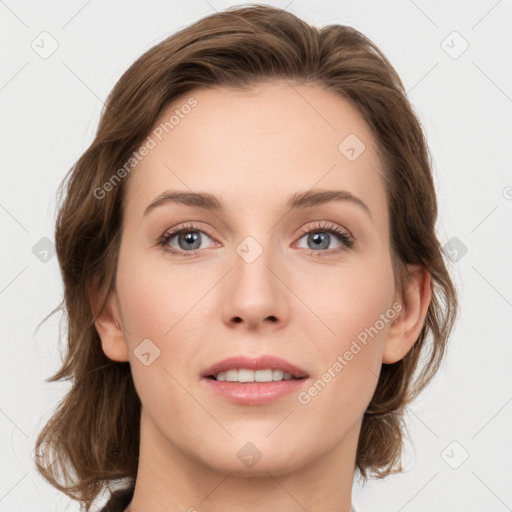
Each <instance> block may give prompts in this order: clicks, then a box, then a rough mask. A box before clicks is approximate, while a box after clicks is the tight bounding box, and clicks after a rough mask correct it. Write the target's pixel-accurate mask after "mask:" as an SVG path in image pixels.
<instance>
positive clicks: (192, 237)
mask: <svg viewBox="0 0 512 512" xmlns="http://www.w3.org/2000/svg"><path fill="white" fill-rule="evenodd" d="M183 240H184V241H186V242H187V243H186V248H188V249H199V247H200V246H201V242H199V244H197V241H198V240H199V236H198V234H197V233H194V232H188V233H181V234H180V235H179V237H178V244H180V243H181V242H182V241H183ZM194 242H196V245H193V244H194Z"/></svg>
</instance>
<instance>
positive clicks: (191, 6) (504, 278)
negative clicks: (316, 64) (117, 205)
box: [0, 0, 512, 512]
mask: <svg viewBox="0 0 512 512" xmlns="http://www.w3.org/2000/svg"><path fill="white" fill-rule="evenodd" d="M238 3H239V2H230V1H220V0H208V1H206V0H189V1H187V2H186V3H185V5H184V4H182V3H181V2H170V1H163V0H160V1H158V0H152V1H148V2H144V3H143V2H139V3H137V2H121V1H110V2H100V1H99V0H89V1H86V0H73V1H68V2H63V1H62V2H56V1H54V2H51V1H49V2H36V1H35V0H31V1H24V2H21V1H18V2H16V1H15V0H5V1H0V38H1V39H0V41H1V43H0V44H1V47H2V49H3V51H2V57H1V58H2V63H1V74H0V119H1V130H2V131H1V135H0V140H1V143H2V151H1V152H0V159H1V163H0V172H1V177H0V229H1V233H2V250H1V256H0V258H1V260H0V263H1V265H0V313H1V333H2V344H1V347H2V356H1V357H0V375H1V386H0V461H1V462H0V512H18V511H20V510H23V511H28V510H38V511H39V512H45V511H52V512H54V511H59V512H60V511H65V510H66V511H77V510H79V506H78V504H77V503H74V502H71V501H70V500H68V499H67V498H66V497H65V496H64V495H62V494H61V493H58V492H57V491H56V490H54V489H53V488H52V487H50V486H49V485H47V484H46V483H45V482H44V481H43V480H42V479H41V478H40V477H39V476H38V475H37V473H36V471H35V463H34V461H33V459H32V455H31V454H32V450H33V444H34V441H35V437H36V434H37V433H38V431H39V430H40V428H41V427H42V426H43V424H44V423H45V421H46V419H48V417H49V416H50V414H51V411H52V409H53V407H55V406H56V404H57V403H58V401H59V400H60V398H61V397H62V396H63V395H64V393H65V391H66V389H67V388H68V384H67V383H55V384H47V383H45V382H44V379H45V378H47V377H48V376H49V375H50V374H52V373H53V372H54V371H56V369H57V367H58V366H59V364H60V355H59V347H60V343H59V341H58V318H57V317H54V318H52V319H51V320H50V321H48V322H47V323H46V324H44V326H43V327H42V328H41V329H40V330H39V331H38V332H35V328H36V326H37V324H38V323H39V322H40V321H41V320H42V319H43V318H44V316H45V315H46V314H48V313H49V312H50V311H51V309H52V308H53V307H55V306H56V305H57V304H58V302H59V300H60V295H61V292H62V286H61V282H60V274H59V269H58V265H57V259H56V257H55V256H53V253H52V252H51V251H52V246H51V243H50V242H49V241H48V240H45V239H44V237H47V238H48V239H50V241H51V240H52V239H53V230H54V221H55V193H56V190H57V186H58V184H59V182H60V181H61V179H62V178H63V177H64V175H65V173H66V171H67V170H68V169H69V168H70V166H71V165H72V164H73V163H74V162H75V160H76V159H77V158H78V157H79V156H80V154H81V153H82V152H83V151H84V150H85V149H86V148H87V146H88V145H89V143H90V142H91V141H92V138H93V135H94V132H95V130H96V126H97V123H98V120H99V115H100V111H101V107H102V103H103V101H104V100H105V98H106V96H107V94H108V93H109V91H110V90H111V88H112V87H113V85H114V84H115V82H116V81H117V79H118V78H119V77H120V76H121V74H122V72H123V71H124V70H125V69H126V68H128V67H129V65H131V64H132V62H133V61H134V60H135V59H136V58H137V57H138V56H139V55H140V54H141V53H143V52H144V51H145V50H146V49H148V48H149V47H151V46H153V45H154V44H156V43H158V42H160V41H161V40H162V39H163V38H165V37H167V36H168V35H170V34H172V33H174V32H175V31H177V30H178V29H180V28H182V27H184V26H186V25H188V24H190V23H192V22H194V21H196V20H197V19H199V18H200V17H203V16H206V15H208V14H211V13H213V12H214V10H222V9H224V8H226V7H228V6H230V5H235V4H238ZM266 3H270V4H272V5H275V6H277V7H282V8H286V9H287V10H289V11H290V12H292V13H294V14H296V15H298V16H300V17H302V18H303V19H305V20H306V21H308V22H310V23H313V24H316V25H325V24H329V23H341V24H347V25H352V26H354V27H355V28H357V29H358V30H360V31H361V32H363V33H364V34H365V35H366V36H368V37H369V38H370V39H371V40H373V41H374V42H375V43H376V44H377V45H378V46H379V47H380V48H381V49H382V50H383V52H384V53H385V54H386V55H387V56H388V58H389V59H390V61H391V62H392V64H393V65H394V66H395V67H396V69H397V71H398V73H399V75H400V76H401V77H402V79H403V82H404V84H405V86H406V88H407V90H408V95H409V97H410V99H411V101H412V103H413V105H414V107H415V109H416V111H417V113H418V115H419V117H420V120H421V122H422V124H423V126H424V128H425V131H426V133H427V137H428V142H429V145H430V148H431V152H432V155H433V161H434V169H435V171H434V172H435V179H436V185H437V190H438V199H439V206H440V219H439V224H438V226H439V228H438V229H439V237H440V239H441V241H442V242H443V244H446V243H449V244H450V245H449V247H450V249H454V248H455V249H457V252H453V251H452V252H451V257H452V258H453V260H454V261H453V263H452V264H451V268H452V269H453V272H454V277H455V281H456V285H457V287H458V289H459V292H460V299H461V315H460V317H459V321H458V324H457V327H456V330H455V333H454V336H453V338H452V341H451V347H450V350H449V354H448V358H447V360H446V364H445V366H444V367H443V369H442V371H441V372H440V374H439V376H438V378H437V380H436V381H435V382H434V384H433V386H432V387H431V388H430V389H428V390H427V391H426V392H425V393H424V394H423V396H422V397H421V398H420V399H419V400H418V401H417V402H416V403H415V405H414V407H412V408H411V410H410V412H409V414H408V416H407V421H408V425H409V430H410V438H411V439H410V441H409V442H408V443H407V445H406V454H405V457H404V465H405V468H406V472H405V473H404V474H402V475H396V476H392V477H389V478H387V479H385V480H383V481H376V482H371V483H369V484H368V485H367V486H366V487H365V488H364V489H360V486H359V485H358V484H357V482H356V484H355V486H354V503H355V504H356V505H357V506H358V507H359V508H360V510H361V511H362V512H370V511H378V512H395V511H396V512H398V511H404V512H423V511H425V512H426V511H428V512H431V511H432V510H435V511H436V512H443V511H446V512H448V511H450V512H454V511H464V512H473V511H474V512H476V511H478V512H481V511H484V510H485V511H486V512H502V511H505V510H512V488H511V486H510V482H511V477H512V463H511V460H512V453H511V452H512V442H511V437H510V425H511V419H512V404H511V401H512V386H511V383H512V376H511V371H510V367H511V362H512V358H511V354H512V343H511V341H512V340H511V336H510V332H511V328H512V322H511V317H512V315H511V313H512V273H511V272H510V262H511V252H512V251H511V242H510V235H511V233H512V172H511V170H512V165H511V164H512V154H511V153H510V148H511V146H512V139H511V135H512V133H511V132H512V129H511V128H512V124H511V117H512V31H511V30H510V27H511V25H512V1H511V0H501V1H496V0H488V1H487V0H485V1H484V0H480V1H473V2H463V1H452V2H444V1H440V0H437V1H430V2H427V1H425V0H416V1H412V0H397V1H393V2H381V1H378V0H371V1H370V0H367V1H360V2H355V1H351V2H349V1H339V0H338V1H326V0H316V1H315V2H305V1H300V0H292V1H291V2H289V1H288V0H285V1H274V2H266ZM42 32H47V33H48V34H49V35H47V34H43V35H41V33H42ZM454 32H456V33H455V34H454ZM52 44H53V45H56V44H58V48H56V50H55V51H54V53H52V54H51V55H47V53H49V52H50V51H51V50H52ZM466 45H469V46H468V48H467V49H466V50H465V51H463V50H464V48H465V46H466ZM45 52H46V53H45ZM43 57H46V58H43ZM454 237H456V239H454ZM41 239H43V240H41ZM457 244H458V245H457ZM465 250H467V252H465ZM466 456H467V457H468V458H467V460H464V459H465V457H466Z"/></svg>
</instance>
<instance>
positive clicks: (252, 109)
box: [127, 82, 386, 216]
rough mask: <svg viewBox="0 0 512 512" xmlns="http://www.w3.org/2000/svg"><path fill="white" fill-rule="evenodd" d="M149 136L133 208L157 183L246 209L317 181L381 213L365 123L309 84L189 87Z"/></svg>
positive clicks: (154, 192)
mask: <svg viewBox="0 0 512 512" xmlns="http://www.w3.org/2000/svg"><path fill="white" fill-rule="evenodd" d="M190 105H194V106H193V107H190ZM150 137H151V139H152V140H153V141H154V144H152V146H154V147H153V148H152V149H151V150H150V151H149V152H148V154H147V155H146V156H144V157H143V158H142V159H141V161H140V162H139V163H138V164H137V166H136V168H135V169H134V171H133V172H132V174H131V176H130V186H129V189H128V194H127V201H128V202H129V203H130V204H131V206H133V207H134V208H135V209H136V210H137V211H138V212H139V216H141V215H142V212H143V210H144V208H145V207H146V206H147V204H148V203H149V202H151V201H152V200H153V199H154V198H155V197H156V196H158V195H160V194H162V192H164V191H165V190H166V189H172V190H177V189H178V190H183V191H194V192H195V191H207V192H208V193H211V194H214V195H216V196H218V197H220V198H225V200H226V202H228V203H229V204H230V205H232V206H233V208H235V209H236V208H242V209H244V208H245V209H252V208H253V207H258V206H262V205H265V207H267V206H268V207H270V206H272V205H271V204H270V203H275V204H276V207H277V206H281V205H282V203H284V201H285V200H286V199H287V198H288V197H289V196H290V194H291V193H292V192H295V191H298V190H307V189H311V188H317V187H318V188H322V189H331V188H332V189H335V188H336V189H339V188H343V189H345V190H349V191H350V192H351V193H352V194H354V195H356V196H358V197H360V198H361V199H362V200H363V201H364V202H366V203H367V204H368V205H369V207H370V208H371V209H372V210H377V211H376V215H379V214H380V215H381V216H382V214H384V212H382V211H380V212H379V209H380V210H382V208H385V202H386V201H385V191H384V187H383V183H382V179H381V176H380V174H381V173H382V170H381V162H380V161H379V158H378V153H377V148H376V143H375V141H374V139H373V137H372V134H371V131H370V129H369V127H368V126H367V125H366V123H365V121H364V119H363V118H362V116H361V115H360V114H359V112H358V111H357V109H356V108H355V107H353V106H352V105H351V104H350V103H349V102H348V101H346V100H344V99H342V98H341V97H340V96H338V95H337V94H335V93H334V92H332V91H327V90H325V89H323V88H321V87H320V86H318V85H316V86H313V85H292V84H290V83H287V82H281V83H280V82H274V83H268V84H262V85H259V86H257V87H255V88H253V89H252V90H251V91H242V90H239V89H232V88H226V87H215V88H208V89H195V90H192V91H190V92H189V93H186V94H184V95H182V96H180V97H179V98H177V99H175V100H174V101H173V102H172V104H170V105H168V106H167V108H166V109H165V110H164V111H163V112H162V114H161V116H160V118H159V120H158V121H157V123H156V124H155V127H154V129H153V130H152V132H151V133H150ZM278 203H279V204H278Z"/></svg>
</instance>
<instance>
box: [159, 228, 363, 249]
mask: <svg viewBox="0 0 512 512" xmlns="http://www.w3.org/2000/svg"><path fill="white" fill-rule="evenodd" d="M301 235H302V236H301V237H300V239H299V242H300V240H302V239H303V238H307V241H306V243H307V245H308V247H301V248H303V249H304V248H305V249H308V250H309V253H310V254H311V255H314V256H321V255H325V254H333V253H339V252H341V251H344V250H346V249H350V248H351V247H352V245H353V243H354V239H353V237H352V235H350V233H348V232H347V231H344V230H342V229H341V228H339V227H338V226H336V225H335V224H327V225H326V224H316V225H315V226H313V227H311V226H310V227H308V228H307V229H304V228H303V229H302V230H301ZM332 235H334V239H338V243H339V245H338V246H337V247H335V248H330V249H329V247H328V246H329V245H330V243H331V242H332V240H333V236H332ZM203 236H206V237H207V238H209V239H210V240H212V239H211V237H210V236H209V235H208V234H207V233H205V232H204V231H203V230H202V229H200V227H199V226H196V225H194V224H189V225H186V226H181V227H179V228H177V229H174V230H172V231H169V232H166V233H164V234H163V235H162V237H161V239H160V240H159V242H158V245H160V246H162V247H163V248H164V250H165V251H167V252H170V253H171V254H176V255H179V256H194V255H195V254H197V251H198V250H199V249H205V247H201V245H202V243H201V242H202V241H203V240H202V238H203ZM176 245H177V247H176Z"/></svg>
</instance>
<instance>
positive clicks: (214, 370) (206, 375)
mask: <svg viewBox="0 0 512 512" xmlns="http://www.w3.org/2000/svg"><path fill="white" fill-rule="evenodd" d="M234 368H246V369H247V370H254V371H256V370H266V369H273V370H282V371H283V372H288V373H290V374H291V375H292V376H293V377H295V379H290V380H281V381H272V382H229V381H217V380H215V379H213V378H211V377H212V376H214V375H216V374H218V373H219V372H222V371H226V370H231V369H234ZM201 377H202V379H201V381H202V382H204V383H205V385H206V386H207V387H208V389H209V390H211V391H213V392H214V393H215V394H217V395H218V396H220V397H222V398H224V399H225V400H227V401H229V402H232V403H234V404H238V405H265V404H270V403H272V402H274V401H276V400H279V399H280V398H283V397H285V396H286V395H289V394H290V393H293V392H298V390H299V389H300V388H301V387H303V386H304V385H305V383H306V382H307V381H308V380H309V379H308V377H309V374H308V373H307V372H306V371H305V370H303V369H302V368H299V367H298V366H296V365H294V364H292V363H290V362H289V361H286V360H285V359H282V358H280V357H277V356H271V355H263V356H260V357H258V358H256V359H254V358H250V357H247V356H243V355H238V356H234V357H228V358H227V359H223V360H222V361H219V362H218V363H215V364H214V365H212V366H210V367H209V368H207V369H206V370H204V371H203V372H202V373H201Z"/></svg>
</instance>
